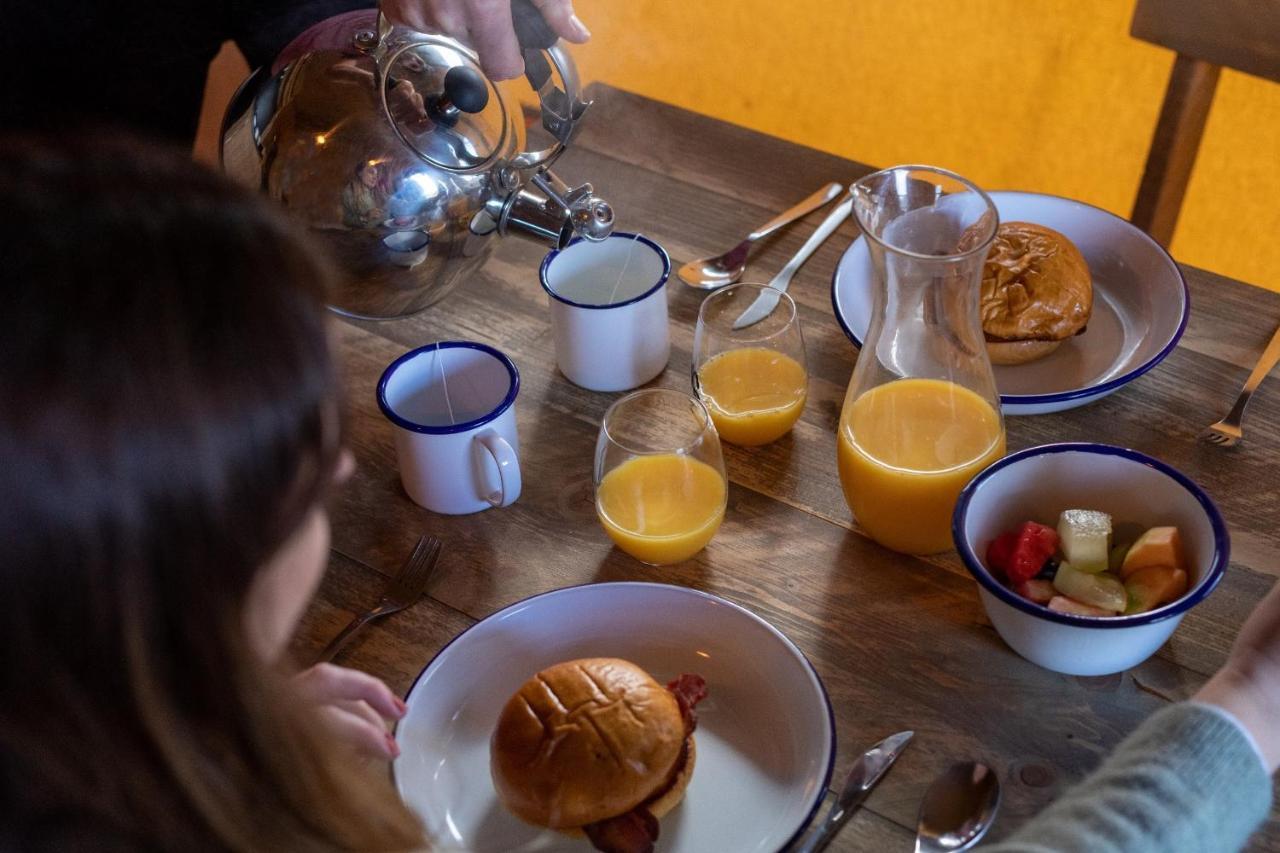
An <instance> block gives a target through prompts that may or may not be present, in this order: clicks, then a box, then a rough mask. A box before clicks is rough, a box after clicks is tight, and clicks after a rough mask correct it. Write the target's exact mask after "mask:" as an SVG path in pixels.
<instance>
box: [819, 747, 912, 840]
mask: <svg viewBox="0 0 1280 853" xmlns="http://www.w3.org/2000/svg"><path fill="white" fill-rule="evenodd" d="M914 736H915V732H911V731H906V732H898V733H897V734H896V735H889V737H887V738H885V739H884V740H882V741H880V742H879V743H878V744H876V745H875V746H873V747H871V748H870V749H868V750H867V751H866V752H864V753H862V755H861V756H860V757H859V758H858V760H857V761H855V762H853V767H852V769H850V770H849V775H848V777H847V778H846V779H845V781H844V789H843V790H842V791H841V792H840V796H839V797H837V798H836V801H835V804H834V805H832V806H831V810H830V811H829V812H827V819H826V820H825V821H823V823H822V826H820V827H818V831H817V832H815V833H814V834H813V835H812V836H810V838H809V840H808V841H807V842H805V843H804V844H803V845H801V846H799V847H797V848H796V849H795V853H816V851H818V850H823V849H825V848H826V846H827V845H828V844H830V843H831V840H832V839H833V838H835V837H836V833H837V832H839V831H840V827H842V826H844V824H845V821H847V820H848V819H849V818H850V817H852V816H853V813H854V812H855V811H857V810H858V806H860V805H862V801H863V800H865V799H866V798H867V795H868V794H870V793H871V789H872V788H874V787H875V786H876V783H877V782H879V781H880V779H881V777H882V776H884V774H885V773H886V772H888V770H889V768H890V767H892V766H893V762H895V761H897V760H898V756H899V755H901V754H902V750H904V749H906V747H907V744H908V743H909V742H910V741H911V738H912V737H914Z"/></svg>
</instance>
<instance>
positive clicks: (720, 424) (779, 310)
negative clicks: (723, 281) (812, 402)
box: [693, 284, 809, 447]
mask: <svg viewBox="0 0 1280 853" xmlns="http://www.w3.org/2000/svg"><path fill="white" fill-rule="evenodd" d="M767 287H768V286H767V285H762V284H731V285H729V286H728V287H722V288H720V289H719V290H717V291H715V292H714V293H712V294H711V295H709V296H708V297H707V298H706V299H704V300H703V301H702V308H701V309H699V311H698V325H697V328H696V330H695V332H694V338H693V390H694V392H695V393H696V394H697V395H698V397H699V398H700V399H701V400H702V402H703V403H705V404H706V406H707V410H708V411H709V412H710V413H711V420H712V421H713V422H714V423H715V425H716V431H717V432H719V433H720V437H721V438H722V439H724V440H725V441H728V442H730V443H732V444H738V445H743V446H748V447H750V446H755V445H759V444H768V443H769V442H771V441H776V440H777V439H779V438H781V437H782V436H784V435H786V434H787V432H788V431H789V430H790V429H791V427H792V425H794V424H795V422H796V420H797V419H798V418H799V417H800V413H801V412H803V411H804V401H805V398H806V397H807V396H808V387H809V373H808V370H807V368H806V366H805V357H804V336H803V335H802V334H801V332H800V317H799V316H798V315H797V313H796V303H795V302H794V301H793V300H792V299H791V297H790V296H788V295H787V294H786V293H780V294H779V295H778V305H777V307H776V308H774V309H773V312H772V313H771V314H769V316H768V317H765V318H764V319H763V320H761V321H760V322H758V323H754V324H752V325H750V326H747V327H746V328H743V329H734V328H733V323H734V321H735V320H737V319H738V317H740V316H742V312H743V311H745V310H746V309H747V306H749V305H751V304H752V303H753V302H755V300H756V297H758V296H759V295H760V294H761V292H762V291H764V290H766V289H767Z"/></svg>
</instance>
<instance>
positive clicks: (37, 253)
mask: <svg viewBox="0 0 1280 853" xmlns="http://www.w3.org/2000/svg"><path fill="white" fill-rule="evenodd" d="M326 268H327V267H326V265H325V264H324V263H323V262H322V261H321V259H320V258H319V257H318V255H317V252H316V250H315V248H314V247H313V246H312V245H311V244H310V243H308V242H307V241H306V239H305V237H304V236H302V235H301V234H300V233H298V232H297V231H295V230H294V228H293V227H291V226H290V224H289V223H287V222H285V221H284V220H283V218H282V217H281V216H280V215H279V214H277V213H276V211H274V210H272V209H269V208H268V207H267V206H266V205H265V203H263V202H260V201H259V200H258V199H257V198H256V197H254V196H252V195H251V194H250V193H248V192H247V191H244V190H241V189H239V188H237V187H234V186H232V185H230V184H229V183H228V182H227V181H225V180H224V179H222V178H221V177H220V176H218V175H215V174H212V173H210V172H207V171H205V170H203V169H201V168H199V167H196V166H194V165H192V164H191V163H190V162H189V160H188V159H187V158H186V157H185V156H183V155H181V154H178V153H176V152H170V151H168V150H164V149H159V148H155V147H150V146H146V145H143V144H141V143H138V142H137V141H118V140H114V139H108V138H103V137H97V138H94V137H90V138H87V139H84V140H83V141H81V142H78V143H75V144H72V145H68V144H66V143H64V142H61V141H53V140H49V139H43V140H26V141H22V140H16V139H11V140H7V141H3V142H0V306H2V307H0V849H11V848H18V849H27V848H36V847H38V848H41V849H73V848H74V849H80V848H82V847H85V846H87V847H92V848H93V849H113V848H120V849H143V848H146V849H173V850H178V849H181V850H204V849H234V850H289V851H294V850H297V851H303V850H350V849H362V850H374V849H377V850H390V849H408V848H412V847H415V846H421V845H422V837H421V829H420V827H419V826H418V824H417V822H416V821H415V820H414V819H413V817H412V816H411V815H410V814H409V813H408V811H407V810H406V809H405V808H404V807H403V806H402V805H401V804H400V803H399V800H398V799H397V797H396V796H395V794H394V792H393V791H392V790H391V786H390V785H389V784H388V783H387V781H386V779H385V774H384V775H383V777H382V778H375V777H374V776H373V775H365V774H362V773H361V772H359V766H358V762H357V761H356V760H355V759H353V758H350V757H348V756H346V755H345V753H338V752H336V751H335V749H334V748H332V747H331V746H329V745H327V744H326V743H325V741H324V739H323V738H322V737H321V736H320V735H318V734H317V733H315V732H314V731H313V729H312V727H311V726H310V725H309V721H308V720H307V719H305V718H304V716H302V715H301V712H299V711H296V710H294V706H293V705H292V704H291V703H290V701H289V695H288V689H289V688H288V685H287V683H286V681H285V679H284V678H283V674H282V673H279V672H275V671H273V670H272V669H271V668H269V667H268V666H267V665H266V664H264V663H262V662H261V661H259V660H258V659H257V658H256V656H255V655H254V654H253V653H252V652H251V651H250V649H249V648H248V644H247V639H246V631H245V623H244V610H245V600H246V594H247V592H248V590H249V587H250V584H251V581H252V580H253V578H254V577H255V574H256V573H257V572H258V570H259V569H260V568H261V567H262V566H263V565H264V564H265V563H267V561H268V560H269V558H270V557H271V556H272V555H273V554H274V553H275V552H276V550H277V549H278V548H279V547H280V545H281V544H282V543H283V542H284V541H285V540H286V538H287V537H288V536H289V535H290V534H291V533H292V532H293V531H294V530H296V529H297V528H298V526H299V524H300V523H301V521H302V520H303V519H304V517H306V515H307V514H308V513H309V512H311V511H312V509H314V508H315V507H316V506H317V504H318V502H319V501H321V500H323V498H324V494H325V491H326V489H327V487H328V485H329V483H330V481H331V478H332V472H333V468H334V465H335V460H336V458H337V452H338V436H337V434H336V433H337V430H336V421H335V418H334V416H333V413H334V412H335V411H336V402H335V388H336V385H335V378H334V368H333V365H332V363H331V360H330V354H329V350H328V346H327V341H326V330H325V316H324V311H323V308H322V303H323V296H324V292H325V287H326V282H327V274H326Z"/></svg>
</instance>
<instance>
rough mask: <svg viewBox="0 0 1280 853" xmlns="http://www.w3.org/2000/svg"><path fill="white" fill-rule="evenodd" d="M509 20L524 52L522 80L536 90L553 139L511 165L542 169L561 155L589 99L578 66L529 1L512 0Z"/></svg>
mask: <svg viewBox="0 0 1280 853" xmlns="http://www.w3.org/2000/svg"><path fill="white" fill-rule="evenodd" d="M511 22H512V24H513V25H514V26H515V31H516V39H517V40H518V41H519V42H520V47H521V49H522V52H523V54H524V76H525V79H526V80H528V81H529V85H530V86H532V87H533V90H534V91H535V92H537V93H538V105H539V106H540V107H541V110H542V126H543V128H545V129H546V131H547V132H548V133H550V134H551V136H552V137H553V138H554V139H555V140H556V141H555V143H554V144H553V145H552V146H551V147H550V148H546V149H543V150H542V151H525V152H522V153H520V154H518V155H517V156H516V157H515V158H514V159H513V161H512V165H514V166H515V167H516V168H518V169H535V168H545V167H547V166H550V165H551V163H552V162H554V161H555V159H556V158H557V157H559V156H560V154H561V153H562V152H563V151H564V149H565V146H567V145H568V144H569V142H570V141H571V140H572V139H573V137H574V136H575V135H576V134H577V132H578V127H579V123H580V122H581V120H582V115H583V113H585V112H586V110H587V107H589V106H591V102H590V101H585V102H584V101H582V100H581V98H580V96H581V94H582V86H581V84H580V83H579V81H578V68H577V66H576V65H574V63H573V59H572V58H571V57H570V56H569V52H568V51H567V50H565V48H564V47H563V46H562V45H561V44H560V37H559V36H558V35H557V34H556V32H555V31H554V30H552V29H551V26H550V25H549V24H548V23H547V19H546V18H544V17H543V16H542V12H541V11H540V10H539V9H538V7H537V6H535V5H534V4H533V2H532V0H511ZM548 60H550V61H548ZM552 66H555V70H556V71H557V72H558V73H559V74H560V79H561V81H563V83H564V89H563V90H561V89H559V88H557V87H556V86H555V85H554V83H553V82H552V79H551V68H552Z"/></svg>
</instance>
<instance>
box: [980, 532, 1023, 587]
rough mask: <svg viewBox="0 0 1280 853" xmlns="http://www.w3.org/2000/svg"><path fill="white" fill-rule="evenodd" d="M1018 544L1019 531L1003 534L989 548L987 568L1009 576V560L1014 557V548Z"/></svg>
mask: <svg viewBox="0 0 1280 853" xmlns="http://www.w3.org/2000/svg"><path fill="white" fill-rule="evenodd" d="M1016 544H1018V533H1017V531H1013V530H1011V531H1009V532H1008V533H1001V534H1000V535H999V536H997V537H996V538H995V539H992V540H991V544H990V545H988V546H987V568H988V569H991V570H992V571H993V572H998V573H1000V574H1002V575H1004V576H1005V577H1008V575H1009V558H1010V557H1012V556H1013V546H1014V545H1016Z"/></svg>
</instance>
